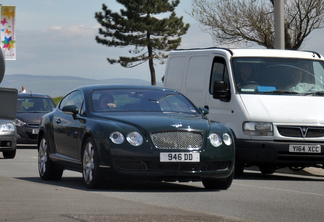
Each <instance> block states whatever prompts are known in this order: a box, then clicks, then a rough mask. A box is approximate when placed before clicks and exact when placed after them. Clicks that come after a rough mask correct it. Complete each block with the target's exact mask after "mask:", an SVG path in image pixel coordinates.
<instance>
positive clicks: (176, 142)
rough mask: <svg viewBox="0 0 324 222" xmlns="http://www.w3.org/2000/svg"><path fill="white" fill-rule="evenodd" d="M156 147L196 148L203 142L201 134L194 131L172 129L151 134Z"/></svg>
mask: <svg viewBox="0 0 324 222" xmlns="http://www.w3.org/2000/svg"><path fill="white" fill-rule="evenodd" d="M151 138H152V141H153V143H154V146H155V147H156V148H158V149H183V150H198V149H200V148H201V147H202V144H203V135H202V134H201V133H196V132H186V131H172V132H158V133H152V134H151Z"/></svg>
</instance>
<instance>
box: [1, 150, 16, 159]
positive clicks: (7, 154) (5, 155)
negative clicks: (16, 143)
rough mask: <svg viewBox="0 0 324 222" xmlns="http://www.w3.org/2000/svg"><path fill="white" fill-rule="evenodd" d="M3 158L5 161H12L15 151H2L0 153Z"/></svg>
mask: <svg viewBox="0 0 324 222" xmlns="http://www.w3.org/2000/svg"><path fill="white" fill-rule="evenodd" d="M2 155H3V158H5V159H13V158H15V156H16V149H14V150H10V151H3V152H2Z"/></svg>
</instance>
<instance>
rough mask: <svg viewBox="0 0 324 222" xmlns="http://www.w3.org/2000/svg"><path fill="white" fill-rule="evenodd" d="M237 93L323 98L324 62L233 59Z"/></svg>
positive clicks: (279, 59) (288, 59)
mask: <svg viewBox="0 0 324 222" xmlns="http://www.w3.org/2000/svg"><path fill="white" fill-rule="evenodd" d="M233 70H234V81H235V85H236V89H237V92H238V93H244V94H275V95H278V94H279V95H280V94H292V95H294V94H298V95H324V62H323V61H320V60H310V59H295V58H294V59H291V58H246V57H245V58H233Z"/></svg>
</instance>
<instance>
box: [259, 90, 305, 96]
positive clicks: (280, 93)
mask: <svg viewBox="0 0 324 222" xmlns="http://www.w3.org/2000/svg"><path fill="white" fill-rule="evenodd" d="M259 93H261V94H272V95H285V94H290V95H292V94H294V95H296V94H299V93H298V92H294V91H288V90H276V91H269V92H259Z"/></svg>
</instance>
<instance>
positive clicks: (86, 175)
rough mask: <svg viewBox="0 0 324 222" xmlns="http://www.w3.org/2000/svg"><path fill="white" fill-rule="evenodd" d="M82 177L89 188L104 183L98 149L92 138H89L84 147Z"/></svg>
mask: <svg viewBox="0 0 324 222" xmlns="http://www.w3.org/2000/svg"><path fill="white" fill-rule="evenodd" d="M82 177H83V181H84V183H85V185H86V187H87V188H88V189H94V188H98V187H99V186H100V185H101V183H102V173H101V170H100V168H99V156H98V151H97V149H96V145H95V142H94V140H93V139H92V138H88V139H87V140H86V142H85V144H84V147H83V156H82Z"/></svg>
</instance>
